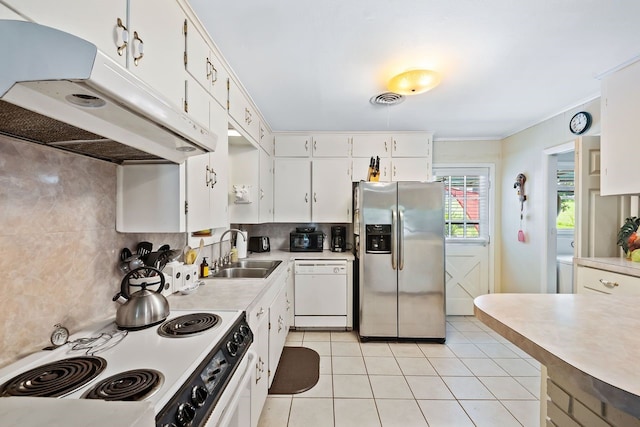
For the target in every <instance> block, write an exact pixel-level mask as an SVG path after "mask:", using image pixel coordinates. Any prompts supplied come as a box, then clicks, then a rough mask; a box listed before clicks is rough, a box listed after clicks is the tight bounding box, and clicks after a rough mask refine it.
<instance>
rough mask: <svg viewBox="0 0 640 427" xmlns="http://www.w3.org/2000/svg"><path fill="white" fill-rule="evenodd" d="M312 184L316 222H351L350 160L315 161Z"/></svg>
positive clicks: (314, 218) (313, 216) (313, 217)
mask: <svg viewBox="0 0 640 427" xmlns="http://www.w3.org/2000/svg"><path fill="white" fill-rule="evenodd" d="M311 183H312V188H313V195H312V201H313V207H312V209H311V214H312V220H313V221H314V222H351V161H350V160H349V159H315V160H314V161H313V167H312V178H311Z"/></svg>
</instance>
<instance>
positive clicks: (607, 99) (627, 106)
mask: <svg viewBox="0 0 640 427" xmlns="http://www.w3.org/2000/svg"><path fill="white" fill-rule="evenodd" d="M601 99H602V100H601V103H600V105H601V110H602V133H601V138H602V144H601V156H602V158H601V164H602V169H601V171H602V172H601V174H602V177H601V186H600V189H601V194H602V195H603V196H610V195H616V194H638V193H640V184H638V180H637V179H631V178H630V174H629V171H633V170H635V169H636V168H637V161H636V159H635V155H634V153H635V152H636V150H637V147H638V144H639V143H640V137H639V136H638V132H637V130H636V127H635V123H636V121H637V120H638V119H637V116H638V111H639V110H640V63H639V62H636V63H634V64H631V65H629V66H627V67H625V68H623V69H621V70H620V71H617V72H615V73H613V74H612V75H610V76H607V77H606V78H605V79H604V80H603V81H602V97H601Z"/></svg>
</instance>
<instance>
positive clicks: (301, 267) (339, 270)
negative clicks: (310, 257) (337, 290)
mask: <svg viewBox="0 0 640 427" xmlns="http://www.w3.org/2000/svg"><path fill="white" fill-rule="evenodd" d="M295 274H347V262H346V261H296V262H295Z"/></svg>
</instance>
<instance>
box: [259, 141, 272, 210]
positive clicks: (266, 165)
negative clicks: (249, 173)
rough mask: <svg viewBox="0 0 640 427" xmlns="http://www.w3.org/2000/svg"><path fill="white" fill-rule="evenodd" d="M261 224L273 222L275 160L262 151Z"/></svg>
mask: <svg viewBox="0 0 640 427" xmlns="http://www.w3.org/2000/svg"><path fill="white" fill-rule="evenodd" d="M258 151H260V195H259V196H260V222H273V160H272V159H271V156H269V154H267V152H266V151H264V150H262V149H260V150H258Z"/></svg>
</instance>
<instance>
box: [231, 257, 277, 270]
mask: <svg viewBox="0 0 640 427" xmlns="http://www.w3.org/2000/svg"><path fill="white" fill-rule="evenodd" d="M281 262H282V261H268V260H252V259H243V260H240V261H238V262H233V263H231V264H229V267H232V268H236V267H238V268H266V269H275V268H276V267H277V266H279V265H280V263H281Z"/></svg>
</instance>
